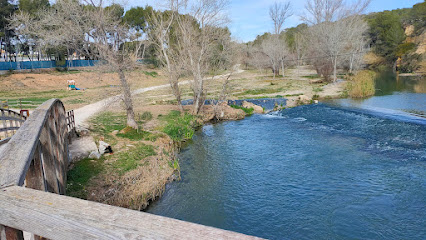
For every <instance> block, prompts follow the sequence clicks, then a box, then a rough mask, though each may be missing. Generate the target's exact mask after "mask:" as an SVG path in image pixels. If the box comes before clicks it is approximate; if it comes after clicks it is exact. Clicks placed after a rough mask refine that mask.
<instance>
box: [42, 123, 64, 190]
mask: <svg viewBox="0 0 426 240" xmlns="http://www.w3.org/2000/svg"><path fill="white" fill-rule="evenodd" d="M50 117H51V116H49V117H48V118H50ZM48 121H49V120H48ZM50 131H51V129H50V126H49V124H47V125H45V126H44V127H43V130H42V132H41V134H40V144H41V152H42V163H43V171H44V176H45V179H46V191H48V192H52V193H59V189H60V187H59V185H58V178H57V175H56V174H57V171H56V169H57V167H56V159H55V154H54V149H53V146H52V140H51V133H50Z"/></svg>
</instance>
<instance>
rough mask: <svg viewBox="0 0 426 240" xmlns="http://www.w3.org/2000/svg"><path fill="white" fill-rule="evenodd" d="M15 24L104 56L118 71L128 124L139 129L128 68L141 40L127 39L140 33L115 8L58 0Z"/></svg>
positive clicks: (44, 37)
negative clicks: (131, 27) (122, 20)
mask: <svg viewBox="0 0 426 240" xmlns="http://www.w3.org/2000/svg"><path fill="white" fill-rule="evenodd" d="M12 25H13V26H14V27H15V28H16V29H17V30H18V31H19V32H20V33H22V34H27V35H34V36H37V37H38V38H39V39H42V41H43V42H44V43H45V45H46V46H64V45H65V46H68V47H72V48H73V49H76V50H77V51H78V52H81V53H85V54H86V55H88V56H91V57H92V58H93V59H101V60H102V61H103V63H104V65H103V66H104V67H106V66H107V67H108V69H109V70H110V71H114V72H116V73H117V74H118V76H119V79H120V83H121V88H122V92H123V102H124V105H125V110H126V113H127V126H129V127H132V128H135V129H137V128H138V124H137V123H136V121H135V118H134V111H133V102H132V96H131V91H130V87H129V84H128V82H127V79H126V75H125V71H126V70H128V69H131V68H132V67H134V65H135V63H136V59H137V56H138V55H139V51H140V48H141V44H136V46H132V47H128V46H127V45H126V43H128V42H132V41H134V40H135V39H136V38H137V36H134V35H132V33H131V32H130V31H129V29H128V28H127V27H126V26H125V25H124V24H122V22H121V19H120V18H119V17H117V16H116V15H115V14H114V12H113V11H111V10H108V9H106V8H105V6H103V2H102V0H100V1H99V2H94V1H88V2H85V4H83V3H81V2H79V1H74V0H58V1H56V4H54V5H53V6H52V8H50V9H46V10H43V11H42V12H39V13H38V14H37V17H31V16H30V15H28V14H26V13H22V12H21V13H19V14H17V15H15V16H14V17H13V20H12Z"/></svg>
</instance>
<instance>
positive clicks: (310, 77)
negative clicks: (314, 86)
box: [302, 74, 320, 79]
mask: <svg viewBox="0 0 426 240" xmlns="http://www.w3.org/2000/svg"><path fill="white" fill-rule="evenodd" d="M302 77H304V78H308V79H315V78H320V76H318V74H314V75H307V76H302Z"/></svg>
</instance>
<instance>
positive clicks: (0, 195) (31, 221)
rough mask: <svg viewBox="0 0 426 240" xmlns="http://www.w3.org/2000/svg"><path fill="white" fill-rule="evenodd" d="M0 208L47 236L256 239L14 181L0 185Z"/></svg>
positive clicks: (9, 219)
mask: <svg viewBox="0 0 426 240" xmlns="http://www.w3.org/2000/svg"><path fill="white" fill-rule="evenodd" d="M0 212H1V213H2V215H1V216H0V224H3V225H7V226H11V227H13V228H16V229H22V230H23V231H27V232H32V233H34V234H37V235H39V236H43V237H46V238H49V239H61V240H74V239H197V240H198V239H258V238H255V237H251V236H247V235H243V234H239V233H235V232H230V231H226V230H221V229H217V228H213V227H207V226H202V225H199V224H194V223H189V222H184V221H180V220H176V219H171V218H166V217H161V216H156V215H152V214H149V213H144V212H139V211H134V210H129V209H125V208H119V207H113V206H109V205H105V204H101V203H95V202H89V201H85V200H81V199H76V198H71V197H67V196H63V195H57V194H52V193H47V192H41V191H37V190H33V189H29V188H23V187H17V186H12V187H7V188H4V189H1V190H0ZM16 219H19V220H20V221H15V220H16Z"/></svg>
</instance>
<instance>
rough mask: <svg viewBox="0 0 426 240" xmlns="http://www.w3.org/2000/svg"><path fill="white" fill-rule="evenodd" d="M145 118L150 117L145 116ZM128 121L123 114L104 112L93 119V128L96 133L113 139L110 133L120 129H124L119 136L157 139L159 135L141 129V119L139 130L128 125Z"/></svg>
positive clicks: (133, 138)
mask: <svg viewBox="0 0 426 240" xmlns="http://www.w3.org/2000/svg"><path fill="white" fill-rule="evenodd" d="M149 114H151V113H149ZM142 116H143V114H142ZM142 116H141V119H144V118H143V117H142ZM145 118H149V117H147V116H145ZM151 118H152V115H151ZM126 121H127V118H126V116H125V115H123V114H115V113H112V112H104V113H101V114H99V115H97V116H96V117H95V118H94V119H92V120H91V122H92V126H93V129H92V130H93V131H94V132H96V133H99V134H102V135H104V136H105V137H106V138H108V140H112V139H111V136H110V135H109V134H111V133H112V132H113V131H115V130H118V131H121V130H123V132H122V133H118V134H117V137H121V138H127V139H130V140H147V141H155V140H156V139H157V137H158V136H156V135H154V134H152V133H150V132H146V131H143V130H141V129H142V123H143V121H141V120H139V121H137V122H138V124H139V129H138V130H136V129H133V128H130V127H127V126H126Z"/></svg>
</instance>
